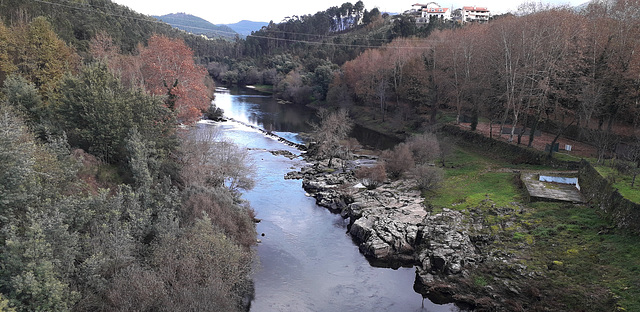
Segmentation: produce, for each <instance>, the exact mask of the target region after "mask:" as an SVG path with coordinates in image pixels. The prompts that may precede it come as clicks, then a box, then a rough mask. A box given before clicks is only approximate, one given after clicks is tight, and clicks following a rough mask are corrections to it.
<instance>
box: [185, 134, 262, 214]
mask: <svg viewBox="0 0 640 312" xmlns="http://www.w3.org/2000/svg"><path fill="white" fill-rule="evenodd" d="M219 136H220V133H219V132H218V131H216V130H210V131H207V132H205V133H204V134H201V135H199V136H197V133H191V134H189V135H188V136H185V137H183V140H182V145H181V148H180V151H179V152H180V156H181V165H182V170H181V179H182V180H183V183H184V184H185V185H191V186H200V187H218V188H224V187H226V188H227V189H229V190H230V191H231V192H233V193H234V194H236V195H237V193H238V192H239V191H240V190H241V189H243V190H249V189H251V188H253V185H254V180H253V174H254V169H253V166H252V164H251V163H250V161H249V154H248V153H247V151H246V150H243V149H241V148H240V147H238V146H236V145H234V144H233V143H231V142H228V141H225V140H224V139H221V138H220V137H219ZM197 217H199V216H197Z"/></svg>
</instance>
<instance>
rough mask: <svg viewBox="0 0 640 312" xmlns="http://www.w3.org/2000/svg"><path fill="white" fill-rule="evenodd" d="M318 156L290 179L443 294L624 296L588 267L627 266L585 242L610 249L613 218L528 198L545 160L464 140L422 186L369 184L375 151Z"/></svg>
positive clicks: (561, 299)
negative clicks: (441, 172)
mask: <svg viewBox="0 0 640 312" xmlns="http://www.w3.org/2000/svg"><path fill="white" fill-rule="evenodd" d="M310 161H311V160H310ZM311 162H312V164H311V165H310V166H308V167H305V168H303V169H302V170H301V171H299V172H292V173H289V174H287V178H297V179H302V180H303V187H304V188H305V190H306V191H307V192H308V193H309V194H310V195H311V196H313V197H315V199H316V201H317V204H318V205H321V206H324V207H327V208H329V209H330V210H332V211H334V212H336V213H340V214H341V215H342V216H343V217H344V218H348V219H349V224H350V225H349V228H348V232H349V234H350V235H351V236H352V238H353V239H354V241H355V242H356V243H357V244H358V246H359V248H360V250H361V252H362V253H363V254H364V255H365V256H367V258H368V259H370V262H371V263H372V264H374V265H383V266H391V267H397V266H400V265H416V267H417V268H416V281H415V285H414V289H415V290H416V291H417V292H419V293H421V294H423V295H424V296H425V297H428V298H429V299H430V300H432V301H434V302H439V303H444V302H455V303H456V304H457V305H459V306H461V307H463V308H469V309H473V310H477V311H496V310H497V311H518V310H527V311H536V310H541V311H544V310H549V309H551V310H558V311H568V310H574V309H576V308H578V307H583V308H584V307H588V308H587V309H588V310H602V309H604V310H611V309H615V307H616V305H617V303H616V302H617V300H616V299H615V298H616V296H617V295H616V294H614V293H613V292H612V291H611V290H610V289H608V288H607V286H606V285H605V284H604V283H602V282H599V281H598V280H597V276H596V275H597V274H592V273H591V272H585V271H587V269H585V268H587V267H589V265H590V266H592V267H599V268H605V267H606V269H607V270H614V271H617V272H620V271H619V267H614V266H605V267H603V264H602V263H600V262H598V261H594V259H593V258H589V256H587V254H590V253H587V251H586V250H587V249H584V250H583V249H580V248H577V247H576V246H583V247H584V248H593V249H594V250H600V251H601V252H602V250H601V249H599V248H598V244H599V240H604V241H605V242H610V243H612V241H614V240H620V239H626V238H625V236H624V234H622V233H620V234H614V233H611V234H612V236H605V235H604V234H602V233H601V231H602V229H603V228H608V225H607V223H606V222H605V221H603V220H602V219H601V218H600V217H599V216H598V214H597V213H596V211H594V210H593V209H591V208H590V207H588V206H583V205H571V204H558V203H535V204H532V203H526V202H525V197H524V196H523V192H522V190H521V189H520V188H519V183H518V182H517V181H518V179H517V176H518V171H519V170H523V169H530V170H537V169H539V168H541V167H539V166H526V165H524V166H519V167H515V166H513V165H511V164H509V163H508V162H505V161H502V160H499V159H490V158H486V157H485V156H482V155H481V154H478V153H475V152H471V151H467V150H463V149H460V148H457V149H456V151H455V152H454V155H452V156H451V157H449V159H448V160H447V174H446V176H447V177H446V180H445V181H444V182H443V187H442V189H441V190H438V191H436V192H431V193H426V194H420V193H419V192H418V191H416V190H415V186H414V185H413V184H412V182H410V181H407V180H400V181H393V182H387V183H385V184H383V185H382V186H380V187H378V188H376V189H374V190H367V189H364V188H362V187H361V185H359V181H358V180H357V179H356V178H355V177H354V174H353V169H355V168H357V167H358V166H361V165H372V160H371V159H360V160H356V161H355V162H354V163H351V164H349V165H348V166H346V167H348V168H351V169H348V170H347V171H346V172H345V171H342V170H340V169H335V168H328V167H327V164H326V161H311ZM336 168H341V166H340V165H336ZM424 196H426V200H425V197H424ZM608 231H610V230H608ZM607 234H609V233H607ZM623 245H624V247H625V248H632V247H631V246H635V245H634V244H633V243H632V241H631V240H629V241H628V242H625V243H624V244H623ZM620 247H623V246H620ZM634 248H635V247H634ZM583 253H585V255H584V256H581V255H582V254H583ZM608 255H609V256H611V257H619V256H620V255H619V254H618V253H617V252H614V253H608ZM601 257H602V256H601V255H599V256H598V258H601ZM585 273H586V274H585ZM629 274H632V273H631V272H629ZM587 298H589V299H588V300H587ZM585 300H586V301H585Z"/></svg>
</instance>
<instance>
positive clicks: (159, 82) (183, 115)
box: [139, 35, 211, 124]
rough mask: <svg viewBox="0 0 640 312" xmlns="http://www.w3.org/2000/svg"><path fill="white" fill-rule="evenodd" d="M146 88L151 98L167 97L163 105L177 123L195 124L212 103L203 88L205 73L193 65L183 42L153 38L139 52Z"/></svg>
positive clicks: (208, 94) (187, 48) (209, 92)
mask: <svg viewBox="0 0 640 312" xmlns="http://www.w3.org/2000/svg"><path fill="white" fill-rule="evenodd" d="M139 57H140V60H141V62H142V65H141V72H142V76H143V78H144V84H145V87H146V88H147V90H148V91H149V92H151V93H152V94H154V95H166V96H167V99H166V101H165V103H166V105H167V106H168V107H169V108H171V109H172V110H173V111H174V112H175V113H176V117H177V118H178V120H179V121H181V122H183V123H186V124H190V123H193V122H195V121H197V120H198V119H199V118H200V116H201V115H202V112H203V111H205V110H206V109H207V108H208V107H209V105H210V102H211V90H209V88H207V86H206V85H205V79H206V77H207V71H206V70H205V69H204V67H202V66H199V65H197V64H195V62H194V60H193V52H192V51H191V49H189V47H187V45H186V44H185V43H184V41H182V40H180V39H171V38H168V37H165V36H159V35H153V36H152V37H151V38H150V39H149V43H148V45H147V46H146V47H143V48H141V49H140V56H139Z"/></svg>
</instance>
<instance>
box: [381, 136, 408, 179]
mask: <svg viewBox="0 0 640 312" xmlns="http://www.w3.org/2000/svg"><path fill="white" fill-rule="evenodd" d="M382 159H384V162H385V167H386V169H387V173H388V174H389V177H391V178H393V179H398V178H400V177H402V175H404V173H405V172H407V171H408V170H409V169H411V168H413V167H414V166H415V162H414V160H413V156H412V154H411V151H410V150H409V147H408V146H407V144H404V143H400V144H398V145H396V147H394V148H393V150H386V151H384V152H382Z"/></svg>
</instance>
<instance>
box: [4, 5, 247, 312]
mask: <svg viewBox="0 0 640 312" xmlns="http://www.w3.org/2000/svg"><path fill="white" fill-rule="evenodd" d="M58 3H60V2H58ZM70 3H71V2H69V4H68V5H71V4H70ZM20 4H21V5H22V6H18V5H16V7H17V8H18V9H16V10H15V11H14V10H11V9H10V7H11V5H12V3H11V2H10V1H3V2H2V6H3V7H2V12H3V13H9V14H8V16H7V17H4V18H5V20H4V21H6V22H4V23H0V38H1V39H0V84H1V85H2V88H1V90H2V91H1V93H0V124H1V125H0V142H1V143H0V168H1V169H0V246H1V247H0V268H1V269H0V309H1V310H2V311H5V310H8V311H13V310H15V311H69V310H78V311H140V310H157V311H193V310H220V311H235V310H243V309H244V308H245V307H246V306H247V304H248V298H250V296H251V294H252V286H251V271H252V263H253V258H254V255H253V251H252V249H251V246H252V245H254V243H255V226H254V220H253V211H252V210H251V208H250V207H247V206H246V205H244V204H242V203H241V201H240V200H239V196H240V195H239V190H241V189H243V188H250V187H251V185H252V180H251V168H250V167H249V165H248V164H247V163H246V161H245V158H246V154H245V152H244V151H242V150H240V149H238V148H236V147H234V146H232V145H230V144H229V143H228V142H225V141H222V140H221V139H219V138H218V136H217V134H216V133H210V134H209V135H207V137H205V138H203V137H195V135H194V134H192V133H191V132H190V131H188V130H182V129H183V127H180V125H192V124H194V123H195V121H197V120H199V119H200V117H201V116H202V113H203V112H204V111H206V110H207V109H208V108H209V107H210V100H211V97H212V95H213V88H214V84H213V81H212V80H211V78H209V76H208V75H207V72H206V69H205V68H204V67H203V66H201V65H198V64H197V63H196V62H195V60H196V59H197V58H196V57H195V56H194V52H193V51H192V50H191V49H190V48H189V47H188V46H187V44H185V40H184V39H183V38H184V37H186V35H184V34H180V36H174V37H169V36H167V35H165V34H169V35H171V34H172V32H170V31H164V32H162V31H158V32H157V33H154V32H155V31H156V30H162V29H165V30H166V29H168V28H166V27H165V26H163V25H160V24H157V23H148V22H144V23H142V24H144V25H146V26H145V27H151V29H146V28H140V27H132V28H131V30H132V31H127V32H126V34H127V37H118V34H124V29H127V27H128V26H127V25H120V26H124V28H119V27H113V25H111V24H110V23H111V22H113V19H116V18H117V17H116V16H115V14H116V13H114V14H113V15H105V16H110V17H109V18H104V19H102V20H92V18H95V15H90V14H80V13H82V11H73V10H69V11H68V12H66V11H65V12H66V13H64V14H63V13H61V11H59V10H60V8H58V9H52V10H50V11H47V10H48V9H46V5H44V4H41V3H38V4H33V3H31V2H20ZM13 5H15V4H13ZM30 5H33V7H30ZM104 5H110V6H111V5H112V4H111V3H110V2H108V1H106V2H104ZM16 7H14V8H16ZM93 7H94V8H95V7H97V4H95V3H94V4H93ZM113 7H114V8H117V6H113ZM92 10H93V9H92ZM11 12H13V13H11ZM56 12H58V13H60V14H55V13H56ZM116 12H117V11H116ZM14 14H15V15H14ZM39 14H43V15H44V16H37V15H39ZM67 14H70V15H71V16H69V15H67ZM76 14H78V15H77V16H76ZM11 16H17V17H16V18H11ZM72 18H73V19H72ZM72 21H73V23H72ZM133 21H134V22H137V20H135V19H134V20H133ZM84 22H86V23H87V24H74V23H84ZM102 22H104V23H102ZM54 25H55V26H54ZM65 25H66V26H68V27H69V28H68V29H67V28H65ZM149 25H151V26H149ZM88 26H91V27H88ZM71 29H73V31H71ZM114 29H115V30H114ZM118 29H120V30H118ZM89 31H91V32H89ZM119 31H122V32H121V33H119ZM58 34H64V35H66V36H69V35H74V37H66V38H65V37H64V36H63V35H58ZM85 35H86V36H87V37H84V36H85ZM116 38H117V39H116ZM136 39H139V40H140V41H139V42H137V43H134V41H135V40H136ZM143 39H144V40H143ZM131 49H134V50H135V53H131Z"/></svg>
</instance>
